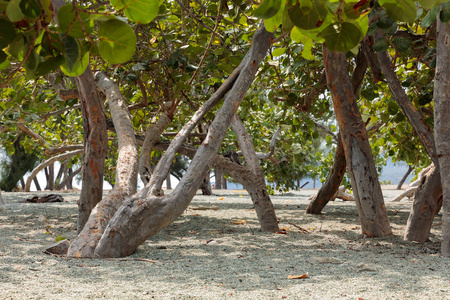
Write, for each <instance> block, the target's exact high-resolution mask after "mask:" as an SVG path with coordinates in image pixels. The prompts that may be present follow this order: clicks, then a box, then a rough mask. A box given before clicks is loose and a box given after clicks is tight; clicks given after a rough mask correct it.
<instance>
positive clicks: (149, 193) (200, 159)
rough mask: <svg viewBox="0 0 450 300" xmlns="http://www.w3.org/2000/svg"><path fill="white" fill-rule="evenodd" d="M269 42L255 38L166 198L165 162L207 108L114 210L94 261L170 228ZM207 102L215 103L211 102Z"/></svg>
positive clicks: (261, 35) (123, 252)
mask: <svg viewBox="0 0 450 300" xmlns="http://www.w3.org/2000/svg"><path fill="white" fill-rule="evenodd" d="M272 39H273V34H271V33H269V32H267V31H266V30H265V29H264V28H261V29H259V30H258V31H257V32H256V33H255V35H254V37H253V41H252V46H251V48H250V50H249V52H248V54H247V55H246V56H245V57H244V59H243V61H242V63H241V64H240V66H239V67H238V70H237V72H234V75H232V76H230V77H234V79H233V80H232V81H231V82H230V81H228V82H227V84H230V86H229V88H228V89H224V92H225V93H226V91H228V93H226V95H225V97H224V102H223V105H222V107H221V108H220V109H219V111H218V113H217V115H216V117H215V118H214V121H213V122H212V124H211V126H210V128H209V130H208V134H207V136H206V138H205V140H204V141H203V143H202V145H201V146H200V147H199V148H198V150H197V152H196V155H195V156H194V158H193V159H192V162H191V164H190V166H189V168H188V170H187V172H186V174H185V175H184V176H183V178H182V179H181V181H180V183H179V184H178V185H177V187H176V188H175V189H174V191H173V192H172V193H170V194H168V195H165V196H160V195H161V192H160V191H161V185H162V182H163V180H164V179H165V178H166V176H167V174H168V172H169V170H170V165H171V162H172V161H173V158H174V157H175V154H176V152H177V151H178V149H179V148H180V147H181V144H182V141H184V139H185V136H186V134H187V133H188V132H190V131H191V130H192V128H194V127H195V125H196V124H198V122H199V121H200V120H201V116H203V115H204V114H205V113H206V112H205V111H207V108H208V107H205V105H204V106H202V107H201V108H200V109H199V110H198V111H197V112H196V113H195V115H194V117H193V118H192V119H191V121H189V122H188V124H187V126H185V127H184V128H183V129H182V130H181V132H180V135H179V136H177V137H175V139H174V141H173V142H172V143H171V145H170V146H169V148H168V150H167V151H166V152H165V154H164V155H163V157H162V158H161V160H160V161H159V162H158V165H157V166H156V168H155V171H154V173H153V174H152V178H151V180H150V182H149V184H148V185H147V186H146V187H145V188H144V189H143V190H141V191H140V192H138V193H136V194H135V195H133V196H132V197H130V198H128V199H127V200H126V202H125V203H124V205H123V206H121V207H120V208H119V210H118V211H117V213H116V214H115V215H114V217H113V218H112V219H111V221H110V222H109V224H108V226H107V228H106V230H105V231H104V234H103V236H102V237H101V239H100V241H99V243H98V245H97V247H96V249H95V255H97V256H100V257H122V256H127V255H130V254H131V253H133V252H134V251H135V249H136V248H137V247H138V246H139V245H140V244H142V243H143V242H144V241H145V240H146V239H147V238H148V237H149V236H151V235H153V234H155V233H156V232H158V231H159V230H161V229H162V228H164V227H166V226H168V225H169V224H171V223H172V222H173V221H174V220H176V219H177V218H178V217H179V216H180V215H181V214H182V213H183V211H184V210H185V209H186V208H187V206H188V205H189V203H190V201H191V200H192V198H193V197H194V195H195V193H196V191H197V190H198V188H199V186H200V185H201V181H202V176H199V174H203V173H204V172H205V171H206V170H207V169H208V168H209V167H210V165H211V164H212V163H213V160H214V158H215V157H216V155H217V152H218V150H219V147H220V145H221V143H222V141H223V139H224V137H225V134H226V131H227V129H228V127H229V125H230V122H231V118H232V117H233V115H234V114H235V113H236V111H237V109H238V107H239V105H240V103H241V102H242V100H243V99H244V97H245V95H246V93H247V90H248V88H249V87H250V85H251V83H252V81H253V79H254V76H255V74H256V71H257V70H258V68H259V65H260V63H261V61H262V60H263V59H264V57H265V56H266V53H267V51H268V49H269V47H270V45H271V41H272ZM225 93H224V94H225ZM222 96H223V95H222ZM222 96H221V97H219V98H218V99H217V101H218V100H219V99H220V98H222ZM210 100H211V99H210ZM213 102H214V104H215V103H216V101H213ZM211 104H212V103H211V101H209V100H208V101H207V105H206V106H209V105H211ZM211 107H212V106H211Z"/></svg>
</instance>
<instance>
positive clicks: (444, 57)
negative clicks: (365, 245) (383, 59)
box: [434, 17, 450, 257]
mask: <svg viewBox="0 0 450 300" xmlns="http://www.w3.org/2000/svg"><path fill="white" fill-rule="evenodd" d="M437 19H438V20H437V22H438V29H437V41H436V48H437V50H436V73H435V78H434V122H435V123H434V124H435V125H434V138H435V141H436V148H437V149H436V150H437V158H438V161H439V168H440V173H441V174H442V176H441V183H442V190H443V214H442V244H441V251H442V255H443V256H447V257H450V134H449V133H450V118H449V116H450V25H449V23H448V22H447V23H442V22H441V21H440V18H439V17H438V18H437Z"/></svg>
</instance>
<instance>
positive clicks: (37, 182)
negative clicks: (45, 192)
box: [24, 177, 41, 191]
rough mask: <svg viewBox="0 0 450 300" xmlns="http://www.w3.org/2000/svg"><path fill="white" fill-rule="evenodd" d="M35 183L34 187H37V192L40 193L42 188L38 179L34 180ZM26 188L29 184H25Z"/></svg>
mask: <svg viewBox="0 0 450 300" xmlns="http://www.w3.org/2000/svg"><path fill="white" fill-rule="evenodd" d="M33 182H34V185H35V186H36V191H40V190H41V186H40V185H39V181H38V180H37V178H36V177H34V178H33ZM26 186H27V184H26V183H25V188H26ZM25 188H24V191H25Z"/></svg>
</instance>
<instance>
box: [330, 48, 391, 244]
mask: <svg viewBox="0 0 450 300" xmlns="http://www.w3.org/2000/svg"><path fill="white" fill-rule="evenodd" d="M323 49H324V62H325V68H326V73H327V81H328V85H329V88H330V92H331V96H332V100H333V107H334V110H335V112H336V119H337V121H338V124H339V129H340V132H341V135H342V142H343V145H344V151H345V158H346V160H347V169H348V172H349V175H350V179H351V183H352V188H353V192H354V193H355V199H356V204H357V207H358V213H359V219H360V221H361V230H362V232H363V234H365V235H367V236H369V237H379V236H385V235H389V234H391V233H392V231H391V228H390V225H389V220H388V217H387V212H386V207H385V205H384V199H383V194H382V191H381V186H380V183H379V181H378V174H377V170H376V168H375V162H374V160H373V156H372V152H371V151H372V150H371V148H370V144H369V140H368V138H367V132H366V128H365V126H364V122H363V120H362V118H361V114H360V112H359V108H358V105H357V101H356V100H357V99H356V97H355V95H354V92H353V87H352V84H351V82H350V78H349V76H348V70H347V61H346V58H345V54H344V53H337V52H331V51H328V50H327V49H326V47H324V48H323Z"/></svg>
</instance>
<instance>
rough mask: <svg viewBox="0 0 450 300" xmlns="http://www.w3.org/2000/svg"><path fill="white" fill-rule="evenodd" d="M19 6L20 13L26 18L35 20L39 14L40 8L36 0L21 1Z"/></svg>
mask: <svg viewBox="0 0 450 300" xmlns="http://www.w3.org/2000/svg"><path fill="white" fill-rule="evenodd" d="M19 6H20V9H21V10H22V13H23V14H24V15H25V16H27V17H30V18H36V17H38V16H40V14H41V6H40V5H39V2H38V1H37V0H22V1H20V4H19Z"/></svg>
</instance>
